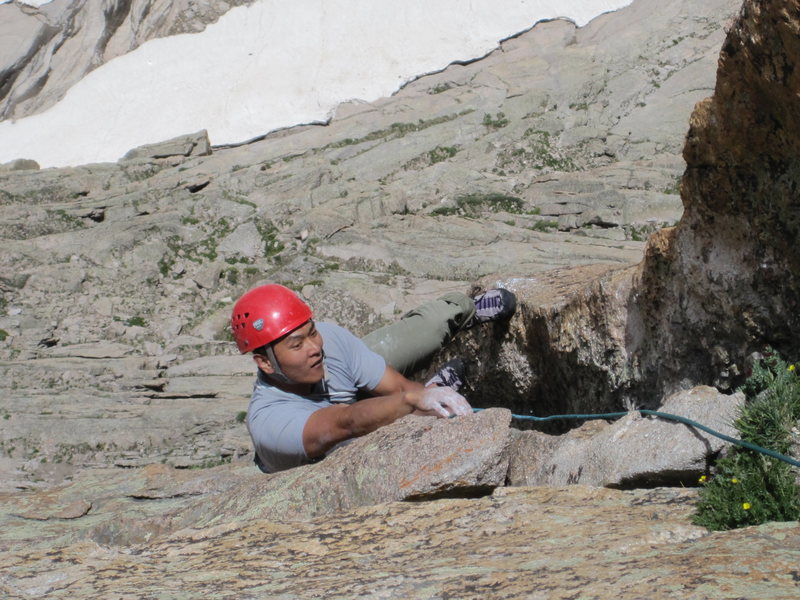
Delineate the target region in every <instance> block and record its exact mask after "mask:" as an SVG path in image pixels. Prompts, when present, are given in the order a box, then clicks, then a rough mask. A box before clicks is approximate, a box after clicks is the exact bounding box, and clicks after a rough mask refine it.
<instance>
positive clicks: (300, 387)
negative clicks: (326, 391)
mask: <svg viewBox="0 0 800 600" xmlns="http://www.w3.org/2000/svg"><path fill="white" fill-rule="evenodd" d="M258 371H259V373H261V376H262V377H263V378H264V379H265V380H266V381H267V382H268V383H269V384H270V385H272V386H275V387H276V388H278V389H279V390H283V391H284V392H289V393H290V394H297V395H298V396H310V395H311V393H312V392H313V391H314V386H315V385H316V384H315V383H289V382H283V381H278V380H277V379H276V378H274V377H270V376H269V374H268V373H266V372H264V370H263V369H259V370H258Z"/></svg>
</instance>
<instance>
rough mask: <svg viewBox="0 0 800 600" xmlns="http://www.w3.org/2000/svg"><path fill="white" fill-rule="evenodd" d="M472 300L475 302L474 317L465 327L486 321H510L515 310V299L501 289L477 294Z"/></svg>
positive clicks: (511, 294) (511, 293)
mask: <svg viewBox="0 0 800 600" xmlns="http://www.w3.org/2000/svg"><path fill="white" fill-rule="evenodd" d="M473 300H474V301H475V315H474V316H473V317H472V319H470V321H469V323H467V325H466V326H467V327H472V326H473V325H477V324H478V323H486V322H487V321H501V320H503V319H510V318H511V315H513V314H514V311H516V310H517V297H516V296H515V295H514V294H513V292H510V291H508V290H504V289H502V288H498V289H494V290H488V291H486V292H483V293H482V294H478V295H477V296H475V297H474V298H473Z"/></svg>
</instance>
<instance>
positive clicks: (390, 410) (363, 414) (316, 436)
mask: <svg viewBox="0 0 800 600" xmlns="http://www.w3.org/2000/svg"><path fill="white" fill-rule="evenodd" d="M418 385H419V384H418ZM423 389H424V388H423V386H422V385H419V390H409V391H399V392H395V393H393V394H390V395H388V396H378V397H374V398H365V399H364V400H359V401H358V402H355V403H353V404H339V405H336V406H328V407H325V408H321V409H320V410H318V411H315V412H314V413H313V414H312V415H311V416H310V417H309V418H308V421H307V422H306V426H305V428H304V429H303V446H304V447H305V450H306V454H307V455H308V456H309V457H310V458H315V457H317V456H321V455H322V454H324V453H325V452H327V451H328V450H330V449H331V448H332V447H333V446H335V445H336V444H338V443H339V442H342V441H344V440H347V439H350V438H354V437H359V436H362V435H365V434H367V433H370V432H372V431H375V430H376V429H378V428H380V427H383V426H384V425H388V424H389V423H393V422H394V421H396V420H397V419H399V418H401V417H404V416H406V415H408V414H411V413H412V412H414V410H415V408H416V406H417V404H418V403H419V399H420V394H421V393H422V390H423Z"/></svg>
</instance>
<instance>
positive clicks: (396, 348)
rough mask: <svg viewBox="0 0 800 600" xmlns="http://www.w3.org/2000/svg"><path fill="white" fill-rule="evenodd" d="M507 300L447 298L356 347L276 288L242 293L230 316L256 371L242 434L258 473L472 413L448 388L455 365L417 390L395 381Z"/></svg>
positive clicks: (493, 294) (512, 305)
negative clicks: (401, 422) (413, 423)
mask: <svg viewBox="0 0 800 600" xmlns="http://www.w3.org/2000/svg"><path fill="white" fill-rule="evenodd" d="M515 309H516V298H515V296H514V294H512V293H511V292H509V291H507V290H504V289H493V290H488V291H486V292H484V293H482V294H479V295H477V296H476V297H475V298H470V297H468V296H466V295H464V294H460V293H449V294H446V295H444V296H442V297H441V298H439V299H437V300H434V301H432V302H428V303H426V304H423V305H422V306H420V307H419V308H417V309H415V310H412V311H411V312H409V313H407V314H405V315H403V317H402V318H401V319H400V320H399V321H397V322H396V323H394V324H391V325H388V326H386V327H382V328H381V329H378V330H376V331H374V332H372V333H371V334H369V335H367V336H366V337H364V338H363V339H359V338H357V337H356V336H354V335H353V334H352V333H350V332H349V331H347V330H346V329H343V328H341V327H338V326H336V325H333V324H330V323H317V322H316V321H314V320H313V318H312V312H311V308H310V307H309V306H308V305H307V304H306V303H305V302H303V301H302V300H301V299H300V298H299V297H298V296H297V295H296V294H295V293H294V292H293V291H292V290H290V289H288V288H286V287H284V286H281V285H277V284H268V285H262V286H260V287H257V288H255V289H252V290H250V291H249V292H247V293H245V294H244V295H243V296H242V297H241V298H240V299H239V300H238V301H237V302H236V304H235V305H234V307H233V312H232V315H231V328H232V330H233V337H234V339H235V340H236V344H237V346H238V348H239V351H240V352H241V353H242V354H244V353H247V352H252V353H253V359H254V360H255V363H256V365H257V367H258V371H257V377H256V382H255V387H254V389H253V394H252V397H251V400H250V406H249V408H248V412H247V427H248V430H249V432H250V437H251V438H252V440H253V445H254V447H255V461H256V464H257V465H258V466H259V468H260V469H261V470H262V471H264V472H266V473H272V472H275V471H280V470H283V469H288V468H290V467H295V466H298V465H301V464H305V463H308V462H313V461H315V460H318V459H321V458H322V457H324V456H325V455H326V454H327V453H329V452H330V451H331V450H332V449H334V448H335V447H337V445H339V444H341V443H343V442H345V441H347V440H349V439H351V438H354V437H358V436H360V435H364V434H366V433H369V432H371V431H374V430H376V429H378V428H379V427H382V426H384V425H388V424H389V423H392V422H393V421H395V420H397V419H399V418H400V417H402V416H405V415H407V414H411V413H414V414H420V415H433V416H438V417H450V416H458V415H465V414H469V413H470V412H471V408H470V405H469V403H468V402H467V401H466V400H465V399H464V397H463V396H461V395H460V394H459V393H458V392H457V391H456V390H457V389H458V388H459V387H460V385H461V384H462V383H463V370H462V368H461V367H462V366H463V363H461V361H459V360H458V359H456V360H455V361H450V362H449V363H447V364H446V365H444V366H443V367H442V368H441V369H440V370H439V371H438V372H437V373H436V375H434V377H433V378H432V379H431V380H430V381H428V382H427V384H426V385H422V384H420V383H417V382H414V381H411V380H409V379H407V378H406V377H405V376H404V375H403V373H408V372H410V371H412V370H413V369H414V368H415V366H418V365H419V364H421V363H422V362H423V361H424V360H425V359H426V358H429V357H430V355H432V354H433V353H434V352H435V351H436V350H438V349H440V348H441V347H442V345H443V344H444V343H446V342H447V341H448V340H449V339H450V338H451V337H452V336H453V335H454V334H455V333H457V332H458V331H460V330H461V329H465V328H467V327H471V326H473V325H475V324H478V323H482V322H486V321H495V320H498V319H507V318H509V317H511V315H512V314H513V313H514V310H515Z"/></svg>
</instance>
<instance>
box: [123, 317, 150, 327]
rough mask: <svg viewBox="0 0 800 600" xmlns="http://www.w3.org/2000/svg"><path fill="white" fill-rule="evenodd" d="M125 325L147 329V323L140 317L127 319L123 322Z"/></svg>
mask: <svg viewBox="0 0 800 600" xmlns="http://www.w3.org/2000/svg"><path fill="white" fill-rule="evenodd" d="M125 325H127V326H128V327H147V321H145V320H144V318H142V317H139V316H135V317H130V318H129V319H127V320H126V321H125Z"/></svg>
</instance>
